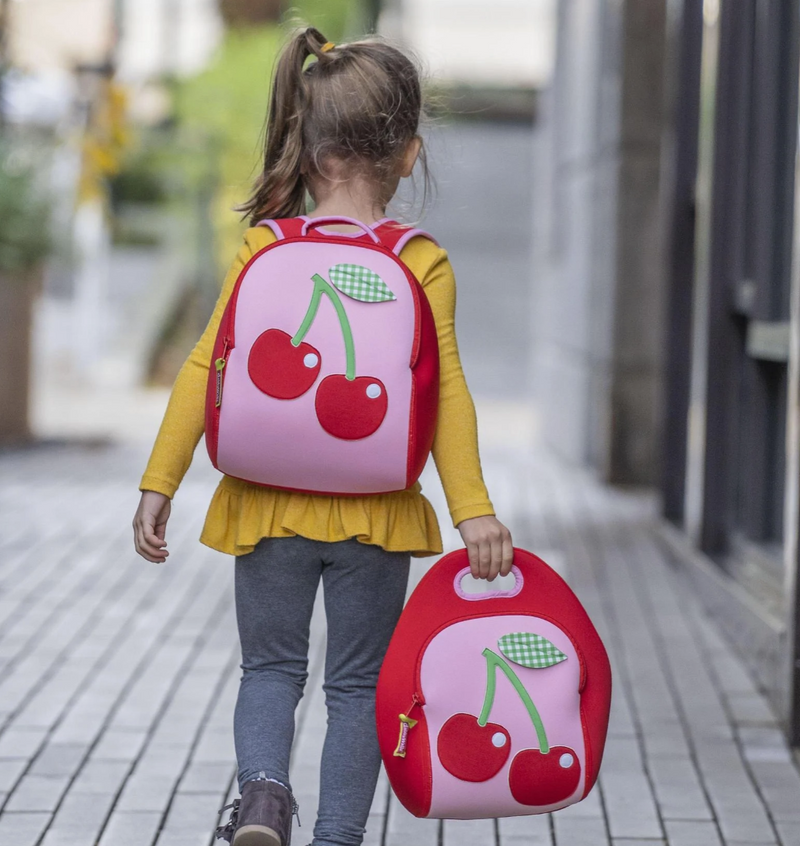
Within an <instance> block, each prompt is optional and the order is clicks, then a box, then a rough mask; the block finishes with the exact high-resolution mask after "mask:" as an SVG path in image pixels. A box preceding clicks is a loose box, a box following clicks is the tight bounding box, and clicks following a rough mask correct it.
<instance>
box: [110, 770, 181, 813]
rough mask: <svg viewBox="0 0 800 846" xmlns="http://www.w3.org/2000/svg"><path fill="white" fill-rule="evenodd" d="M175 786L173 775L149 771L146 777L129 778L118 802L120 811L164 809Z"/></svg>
mask: <svg viewBox="0 0 800 846" xmlns="http://www.w3.org/2000/svg"><path fill="white" fill-rule="evenodd" d="M174 787H175V778H174V777H173V776H171V775H166V776H162V775H156V774H155V773H152V772H151V773H149V774H147V775H146V776H145V777H143V778H142V777H139V778H137V777H136V773H134V777H132V778H130V779H128V781H127V782H126V783H125V787H124V788H123V789H122V795H121V796H120V798H119V802H118V803H117V808H118V809H119V810H120V811H164V810H166V807H167V804H168V803H169V800H170V797H171V795H172V791H173V789H174Z"/></svg>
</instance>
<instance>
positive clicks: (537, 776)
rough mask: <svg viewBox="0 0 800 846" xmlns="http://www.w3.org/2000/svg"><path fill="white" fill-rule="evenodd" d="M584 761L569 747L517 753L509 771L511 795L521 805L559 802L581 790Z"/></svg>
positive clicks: (527, 750)
mask: <svg viewBox="0 0 800 846" xmlns="http://www.w3.org/2000/svg"><path fill="white" fill-rule="evenodd" d="M580 777H581V764H580V761H579V760H578V756H577V755H576V754H575V751H574V750H573V749H570V748H569V746H551V747H550V749H549V751H548V752H546V753H544V754H542V752H540V751H539V750H538V749H523V750H521V751H520V752H517V754H516V755H515V756H514V760H513V761H512V762H511V769H510V770H509V773H508V784H509V786H510V787H511V795H512V796H513V797H514V798H515V799H516V800H517V802H519V803H520V805H539V806H541V805H556V804H558V803H559V802H563V801H564V800H565V799H569V797H570V796H572V794H573V793H574V792H575V791H576V790H577V789H578V782H579V781H580Z"/></svg>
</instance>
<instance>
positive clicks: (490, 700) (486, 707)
mask: <svg viewBox="0 0 800 846" xmlns="http://www.w3.org/2000/svg"><path fill="white" fill-rule="evenodd" d="M483 657H484V658H485V659H486V695H485V696H484V698H483V709H482V710H481V714H480V716H479V717H478V725H479V726H485V725H486V723H488V722H489V714H490V713H491V711H492V705H494V692H495V686H496V684H497V668H498V667H499V668H500V669H501V670H502V671H503V672H504V673H505V674H506V676H507V677H508V680H509V681H510V682H511V684H512V685H513V686H514V690H516V691H517V694H518V696H519V698H520V699H521V700H522V704H523V705H524V706H525V708H526V710H527V711H528V716H529V717H530V718H531V722H532V723H533V727H534V728H535V729H536V737H537V738H538V740H539V751H540V752H541V753H542V754H543V755H546V754H547V753H548V752H549V751H550V744H549V743H548V742H547V733H546V732H545V730H544V723H543V722H542V718H541V717H540V716H539V711H538V710H537V709H536V706H535V705H534V704H533V700H532V699H531V697H530V694H529V693H528V691H527V690H525V685H524V684H523V683H522V682H521V681H520V680H519V676H518V675H517V674H516V673H515V672H514V671H513V670H512V669H511V667H509V666H508V664H507V663H506V662H505V661H504V660H503V659H502V658H501V657H500V656H499V655H498V654H497V653H496V652H492V650H491V649H489V648H486V649H484V650H483Z"/></svg>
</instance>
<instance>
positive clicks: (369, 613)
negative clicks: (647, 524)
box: [133, 28, 513, 846]
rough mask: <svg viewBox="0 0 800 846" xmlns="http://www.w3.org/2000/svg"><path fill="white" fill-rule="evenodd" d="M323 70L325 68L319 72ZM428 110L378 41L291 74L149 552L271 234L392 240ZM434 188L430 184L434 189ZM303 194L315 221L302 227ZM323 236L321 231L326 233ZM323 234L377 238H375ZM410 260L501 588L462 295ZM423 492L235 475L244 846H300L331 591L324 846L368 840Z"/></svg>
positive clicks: (162, 471)
mask: <svg viewBox="0 0 800 846" xmlns="http://www.w3.org/2000/svg"><path fill="white" fill-rule="evenodd" d="M309 60H310V61H309ZM421 110H422V95H421V86H420V80H419V75H418V73H417V70H416V68H415V66H414V64H413V63H412V62H411V61H410V60H409V59H408V58H407V57H406V56H405V55H404V54H403V53H402V52H401V51H400V50H398V49H397V48H395V47H393V46H391V45H390V44H388V43H386V42H385V41H382V40H378V39H372V40H364V41H357V42H353V43H350V44H342V45H338V46H337V45H333V44H332V43H330V42H329V41H327V39H325V38H324V37H323V36H322V35H321V34H320V33H319V32H318V31H317V30H316V29H313V28H308V29H305V30H303V31H300V32H298V33H297V34H296V35H295V36H294V37H293V38H292V39H291V41H290V42H289V43H288V44H287V46H286V47H285V48H284V50H283V52H282V54H281V56H280V58H279V60H278V64H277V68H276V73H275V79H274V83H273V88H272V98H271V104H270V109H269V116H268V122H267V135H266V143H265V150H264V166H263V172H262V173H261V175H260V177H259V179H258V181H257V184H256V186H255V189H254V191H253V194H252V197H251V198H250V200H249V201H248V202H247V203H246V205H245V206H243V210H244V211H245V212H246V213H247V215H248V218H249V220H250V222H251V228H249V229H248V230H247V231H246V233H245V235H244V244H243V246H242V247H241V249H240V250H239V253H238V255H237V256H236V259H235V260H234V262H233V265H232V266H231V268H230V271H229V273H228V275H227V277H226V279H225V283H224V285H223V288H222V293H221V295H220V298H219V301H218V302H217V305H216V308H215V310H214V313H213V315H212V317H211V320H210V321H209V324H208V327H207V328H206V330H205V332H204V333H203V336H202V337H201V339H200V341H199V342H198V343H197V345H196V347H195V348H194V350H193V351H192V353H191V354H190V355H189V357H188V359H187V361H186V363H185V364H184V365H183V367H182V369H181V371H180V373H179V375H178V378H177V380H176V382H175V386H174V388H173V391H172V395H171V397H170V401H169V405H168V407H167V411H166V414H165V416H164V420H163V422H162V424H161V428H160V430H159V433H158V437H157V439H156V442H155V445H154V447H153V451H152V455H151V457H150V461H149V463H148V465H147V469H146V470H145V473H144V476H143V477H142V480H141V484H140V490H141V491H142V496H141V501H140V504H139V507H138V510H137V512H136V515H135V517H134V520H133V528H134V542H135V546H136V550H137V552H138V553H139V554H140V555H142V556H143V557H144V558H146V559H147V560H148V561H153V562H164V561H165V560H166V558H167V555H168V554H169V553H168V552H167V549H166V546H167V544H166V540H165V532H166V527H167V520H168V518H169V514H170V505H171V498H172V497H173V496H174V494H175V492H176V490H177V489H178V486H179V484H180V482H181V480H182V478H183V476H184V474H185V473H186V470H187V469H188V467H189V464H190V462H191V460H192V455H193V452H194V449H195V446H196V445H197V442H198V441H199V440H200V437H201V436H202V434H203V431H204V409H205V395H206V384H207V380H208V373H209V366H210V362H211V358H212V353H213V347H214V342H215V338H216V336H217V330H218V327H219V325H220V321H221V319H222V315H223V312H224V310H225V306H226V304H227V302H228V299H229V297H230V295H231V292H232V290H233V288H234V285H235V283H236V281H237V279H238V277H239V276H240V273H241V272H242V270H243V268H245V266H246V265H247V264H248V262H249V261H250V259H251V258H252V257H253V256H254V255H255V254H256V253H258V252H259V251H260V250H263V249H264V248H265V247H267V246H268V245H270V244H271V243H273V242H274V241H275V240H276V237H278V236H277V234H276V232H275V231H274V229H275V228H277V229H278V232H280V227H279V226H278V227H273V226H270V225H262V226H257V225H256V224H258V223H259V222H261V221H264V220H270V221H271V220H275V219H283V218H295V217H301V218H302V219H303V220H305V221H308V220H309V219H313V218H318V217H329V216H336V217H348V218H351V219H355V220H357V221H360V222H361V223H363V224H365V225H366V226H367V227H369V228H370V230H371V231H372V232H375V233H378V234H380V232H382V231H385V227H386V226H387V224H390V223H391V222H390V221H388V220H387V218H386V217H385V213H386V206H387V204H388V202H389V201H390V200H391V198H392V197H393V196H394V194H395V192H396V190H397V186H398V183H399V181H400V179H401V178H403V177H407V176H410V174H411V172H412V169H413V168H414V165H415V163H416V162H417V161H418V159H419V158H420V156H423V161H422V162H421V164H422V165H423V166H424V155H423V142H422V139H421V138H420V136H419V135H418V128H419V121H420V114H421ZM426 176H427V174H426ZM306 195H310V197H311V198H312V200H313V203H314V210H313V212H311V213H310V214H309V215H304V214H303V213H304V212H305V201H306ZM321 225H322V224H320V226H321ZM322 231H323V232H328V233H334V232H339V233H347V234H349V235H350V236H351V237H353V238H358V237H361V238H365V237H366V236H365V235H364V234H359V233H361V232H362V230H361V229H359V228H357V227H355V226H348V225H341V224H339V225H325V226H324V227H323V229H322ZM399 258H400V260H401V261H402V262H403V263H404V264H405V265H406V267H407V268H409V270H410V271H411V272H412V273H413V275H414V276H415V277H416V279H417V280H418V281H419V282H420V283H421V285H422V288H423V289H424V292H425V294H426V295H427V299H428V301H429V303H430V306H431V310H432V312H433V318H434V322H435V326H436V334H437V336H438V342H439V359H440V376H439V401H438V423H437V427H436V433H435V437H434V440H433V447H432V453H433V457H434V460H435V462H436V467H437V470H438V472H439V475H440V477H441V480H442V485H443V488H444V492H445V495H446V498H447V504H448V508H449V511H450V515H451V517H452V520H453V523H454V525H456V526H457V527H458V529H459V531H460V533H461V536H462V538H463V540H464V542H465V544H466V547H467V550H468V552H469V559H470V563H471V568H472V573H473V575H474V576H476V577H480V578H488V579H490V580H491V579H494V578H495V577H496V576H497V575H498V574H502V575H507V574H508V573H509V572H510V569H511V563H512V556H513V550H512V544H511V536H510V534H509V532H508V530H507V529H506V527H505V526H503V525H502V523H500V522H499V521H498V520H497V519H496V518H495V517H494V511H493V508H492V504H491V502H490V500H489V496H488V494H487V491H486V487H485V485H484V482H483V478H482V474H481V467H480V460H479V456H478V441H477V428H476V420H475V410H474V406H473V403H472V399H471V397H470V394H469V392H468V390H467V385H466V382H465V380H464V375H463V373H462V370H461V365H460V361H459V355H458V348H457V345H456V337H455V327H454V317H455V280H454V278H453V271H452V268H451V266H450V263H449V261H448V258H447V253H446V252H445V250H443V249H440V248H439V247H438V246H437V245H436V244H435V243H434V242H433V241H432V240H430V239H429V238H427V237H423V236H417V237H410V238H409V240H408V242H407V243H406V244H405V246H403V247H402V249H401V250H400V253H399ZM420 490H421V489H420V485H419V483H416V482H415V483H414V484H413V485H412V486H411V487H410V488H408V489H407V490H402V491H397V492H394V493H386V494H370V495H360V496H339V497H337V496H323V495H311V494H303V493H297V492H292V491H288V490H283V489H278V488H271V487H266V486H264V485H257V484H252V483H249V482H245V481H241V480H240V479H236V478H233V477H231V476H227V475H225V476H223V477H222V479H221V481H220V483H219V486H218V487H217V490H216V492H215V494H214V497H213V499H212V501H211V505H210V507H209V510H208V514H207V517H206V521H205V525H204V528H203V532H202V535H201V541H202V542H203V543H205V544H207V545H208V546H210V547H212V548H213V549H217V550H219V551H221V552H225V553H229V554H231V555H234V556H236V559H235V598H236V616H237V624H238V630H239V637H240V639H241V648H242V663H241V669H242V671H243V673H242V677H241V683H240V688H239V695H238V700H237V703H236V708H235V711H234V715H233V729H234V740H235V747H236V757H237V762H238V782H239V789H240V792H241V799H240V800H236V801H235V803H234V805H233V812H232V814H231V819H230V820H229V822H228V824H227V825H225V826H220V828H219V829H218V830H217V836H218V837H220V838H223V839H225V840H231V841H232V842H233V843H234V844H235V846H289V842H290V836H291V822H292V814H293V813H294V812H296V811H297V805H296V803H295V801H294V797H293V794H292V784H291V780H290V777H289V758H290V753H291V748H292V741H293V737H294V713H295V709H296V707H297V704H298V702H299V700H300V697H301V696H302V694H303V688H304V685H305V682H306V678H307V664H308V636H309V623H310V619H311V612H312V608H313V605H314V598H315V595H316V592H317V588H318V585H319V582H320V579H321V580H322V583H323V588H324V598H325V612H326V617H327V655H326V662H325V681H324V685H323V687H324V691H325V697H326V700H325V701H326V706H327V711H328V726H327V733H326V736H325V743H324V747H323V751H322V764H321V777H320V799H319V808H318V816H317V821H316V825H315V827H314V839H313V846H358V844H360V843H362V839H363V835H364V832H365V824H366V820H367V815H368V813H369V810H370V805H371V802H372V798H373V794H374V792H375V785H376V782H377V778H378V774H379V769H380V753H379V749H378V741H377V733H376V728H375V687H376V683H377V679H378V673H379V670H380V667H381V662H382V660H383V657H384V653H385V651H386V648H387V646H388V643H389V640H390V637H391V635H392V632H393V630H394V627H395V624H396V622H397V619H398V616H399V614H400V611H401V609H402V607H403V602H404V599H405V593H406V586H407V580H408V572H409V563H410V556H412V555H413V556H427V555H434V554H438V553H440V552H441V551H442V542H441V536H440V534H439V528H438V525H437V522H436V515H435V514H434V512H433V509H432V507H431V505H430V504H429V503H428V501H427V500H426V499H425V497H423V496H422V494H421V492H420Z"/></svg>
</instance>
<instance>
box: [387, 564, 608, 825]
mask: <svg viewBox="0 0 800 846" xmlns="http://www.w3.org/2000/svg"><path fill="white" fill-rule="evenodd" d="M512 572H513V574H514V580H515V581H514V587H513V588H511V589H508V590H485V591H484V592H483V593H477V594H476V593H468V592H465V590H464V586H463V585H462V579H464V577H465V576H468V575H469V574H470V568H469V559H468V557H467V553H466V550H459V551H458V552H452V553H450V554H449V555H446V556H445V557H444V558H442V559H441V560H440V561H439V562H438V563H436V564H435V565H434V566H433V567H432V568H431V570H430V571H429V572H428V573H427V574H426V575H425V576H424V577H423V578H422V580H421V581H420V583H419V585H418V586H417V588H416V589H415V590H414V592H413V593H412V595H411V597H410V598H409V600H408V603H407V604H406V607H405V609H404V610H403V612H402V614H401V616H400V620H399V622H398V624H397V627H396V629H395V632H394V635H393V636H392V640H391V642H390V644H389V648H388V650H387V653H386V657H385V660H384V663H383V666H382V668H381V672H380V676H379V679H378V688H377V698H376V719H377V728H378V740H379V743H380V748H381V756H382V758H383V762H384V765H385V767H386V772H387V774H388V776H389V781H390V782H391V785H392V788H393V789H394V792H395V793H396V795H397V797H398V799H399V800H400V802H402V804H403V805H404V806H405V807H406V808H407V809H408V810H409V811H410V812H411V813H412V814H414V815H415V816H417V817H428V818H435V819H483V818H490V817H507V816H519V815H524V814H542V813H547V812H550V811H554V810H558V809H559V808H563V807H566V806H567V805H571V804H573V803H575V802H579V801H580V800H581V799H583V798H584V797H585V796H586V795H587V794H588V793H589V791H590V790H591V789H592V786H593V785H594V783H595V780H596V779H597V773H598V770H599V768H600V761H601V759H602V757H603V746H604V744H605V738H606V732H607V729H608V717H609V708H610V703H611V667H610V665H609V661H608V656H607V655H606V651H605V648H604V646H603V643H602V641H601V640H600V637H599V635H598V634H597V632H596V630H595V628H594V626H593V625H592V622H591V620H590V619H589V616H588V614H587V613H586V611H585V610H584V608H583V606H582V605H581V603H580V601H579V600H578V598H577V597H576V596H575V594H574V593H573V592H572V590H570V588H569V586H568V585H567V584H566V582H565V581H564V580H563V579H562V578H561V577H560V576H559V575H558V574H557V573H556V572H555V571H554V570H552V569H551V568H550V567H548V566H547V564H545V563H544V561H542V560H541V559H540V558H537V557H536V556H535V555H532V554H531V553H530V552H526V551H524V550H522V549H515V550H514V565H513V568H512ZM468 582H470V583H471V585H473V586H474V585H477V584H481V583H480V582H477V581H476V580H473V579H471V578H470V579H469V580H468Z"/></svg>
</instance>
